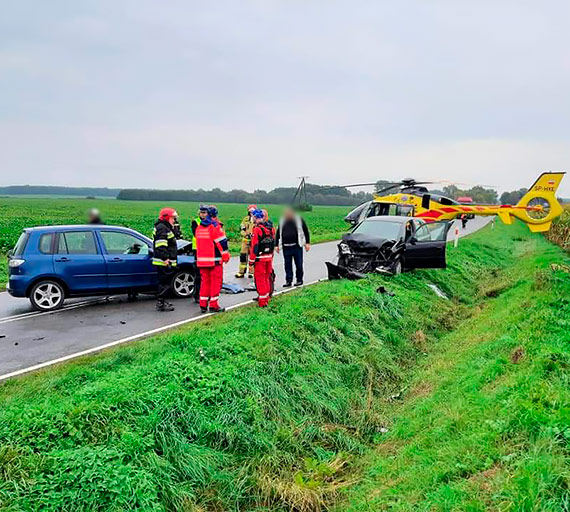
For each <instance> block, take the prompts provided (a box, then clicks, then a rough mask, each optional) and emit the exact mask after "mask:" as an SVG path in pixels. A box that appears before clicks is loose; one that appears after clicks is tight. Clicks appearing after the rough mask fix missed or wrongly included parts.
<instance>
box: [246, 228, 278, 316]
mask: <svg viewBox="0 0 570 512" xmlns="http://www.w3.org/2000/svg"><path fill="white" fill-rule="evenodd" d="M267 234H269V235H270V236H271V237H272V238H273V239H275V228H274V227H273V226H272V225H271V224H269V225H267V224H257V225H256V226H255V228H253V236H252V239H251V250H250V254H249V258H250V261H254V262H255V263H254V271H253V277H254V279H255V287H256V289H257V293H258V294H259V300H258V302H257V303H258V304H259V306H260V307H265V306H267V305H268V304H269V296H270V295H271V274H272V272H273V250H272V251H271V252H270V253H262V254H260V253H259V241H260V240H261V239H262V238H263V237H264V235H267Z"/></svg>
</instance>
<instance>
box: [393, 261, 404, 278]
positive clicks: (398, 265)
mask: <svg viewBox="0 0 570 512" xmlns="http://www.w3.org/2000/svg"><path fill="white" fill-rule="evenodd" d="M390 270H391V271H392V274H394V275H395V276H397V275H398V274H401V273H402V260H401V259H400V258H398V259H397V260H396V261H395V262H394V263H392V268H391V269H390Z"/></svg>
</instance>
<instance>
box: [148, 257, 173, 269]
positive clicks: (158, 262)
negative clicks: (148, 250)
mask: <svg viewBox="0 0 570 512" xmlns="http://www.w3.org/2000/svg"><path fill="white" fill-rule="evenodd" d="M152 264H153V265H158V266H159V267H168V265H167V264H166V261H164V260H161V259H160V258H152ZM176 265H177V262H176V261H172V260H170V266H171V267H176Z"/></svg>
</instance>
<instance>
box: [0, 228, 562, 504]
mask: <svg viewBox="0 0 570 512" xmlns="http://www.w3.org/2000/svg"><path fill="white" fill-rule="evenodd" d="M485 237H487V238H485ZM450 252H452V254H451V256H450V268H449V269H448V270H447V271H425V272H417V273H414V274H406V275H401V276H398V277H397V278H395V279H389V280H384V279H383V278H380V277H373V278H370V279H367V280H363V281H359V282H332V283H323V284H321V285H317V286H314V287H312V288H309V289H305V290H303V291H300V292H297V293H294V294H292V295H289V296H284V297H280V298H278V299H276V300H275V301H274V302H273V303H272V305H271V306H270V308H268V309H267V310H265V311H260V310H258V309H254V308H246V309H242V310H240V311H236V312H233V313H231V314H228V315H226V316H224V317H216V318H215V319H208V320H206V321H204V322H202V323H200V324H194V325H193V326H191V327H188V328H185V329H182V330H179V331H177V332H174V333H169V334H166V335H163V336H160V337H157V338H154V339H151V340H147V341H143V342H139V343H135V344H133V345H131V346H128V347H123V348H120V349H117V350H115V351H113V352H111V353H108V354H104V355H100V356H98V357H91V358H88V359H86V360H83V361H81V362H78V363H75V364H70V365H67V366H64V367H61V368H56V369H51V370H48V371H45V372H42V373H41V374H39V375H35V376H29V377H26V378H22V379H18V380H14V381H10V382H8V383H6V384H5V385H3V386H2V387H1V388H0V444H1V446H2V448H1V450H0V507H1V506H2V505H3V506H5V507H7V508H8V509H9V510H40V509H41V510H96V509H97V510H133V509H140V510H165V509H166V510H195V511H221V510H237V509H239V510H257V511H262V510H267V511H268V510H319V509H320V508H321V507H325V506H330V505H331V504H332V503H334V502H335V501H336V500H338V499H339V498H340V499H344V498H345V495H344V492H345V490H346V489H347V488H349V487H350V486H354V485H357V484H359V482H362V483H360V484H359V486H357V487H356V490H355V491H354V494H350V495H349V496H348V499H349V500H350V503H351V506H353V507H354V508H355V509H363V510H377V509H381V506H380V503H382V504H387V503H388V502H387V501H386V500H387V499H388V498H390V496H392V497H393V500H396V499H401V500H402V501H400V506H401V507H402V508H405V507H406V506H408V505H406V503H407V501H406V500H413V501H412V503H414V502H415V503H417V504H419V503H422V505H423V504H427V505H426V507H425V508H429V506H430V504H431V505H432V506H434V507H437V506H438V505H441V504H442V503H444V501H443V500H444V499H447V497H448V496H452V497H453V499H455V500H456V503H461V501H459V500H460V499H463V500H464V502H465V503H467V501H466V500H467V499H472V500H475V499H479V498H478V496H479V495H468V496H466V495H465V493H466V492H467V491H466V490H465V492H464V494H461V491H462V490H464V489H469V485H476V484H477V482H480V490H479V491H478V492H479V493H480V495H481V497H482V498H481V499H483V497H484V498H485V499H487V498H488V499H490V500H491V499H494V497H495V496H496V494H495V489H496V488H499V489H500V488H502V486H503V482H505V481H506V483H507V484H508V485H509V486H510V487H508V489H512V490H513V491H512V493H511V494H505V496H506V498H505V499H509V500H511V503H512V505H513V506H514V507H516V505H517V504H518V503H527V504H529V507H527V508H528V510H532V504H533V503H534V502H535V500H536V499H543V500H545V499H549V500H550V502H551V503H555V502H556V500H559V499H560V498H561V496H562V495H563V493H565V492H566V490H567V487H564V486H561V485H560V484H563V483H564V482H565V480H564V479H565V478H566V473H565V471H566V465H565V460H564V455H565V454H566V450H567V444H566V437H565V436H566V432H567V431H566V430H565V428H566V427H565V425H566V423H567V421H566V420H567V419H568V413H567V412H565V411H567V409H564V406H563V404H564V400H565V399H567V398H568V382H567V375H568V373H567V372H568V368H569V367H570V358H568V355H567V351H566V350H565V347H564V346H563V343H564V341H565V340H566V343H567V341H568V340H567V338H564V336H567V334H566V332H567V329H568V325H567V323H568V318H569V314H568V313H569V304H570V301H568V300H567V299H563V300H562V302H560V300H561V299H560V297H561V293H563V292H564V293H565V294H566V297H568V291H569V288H568V276H567V275H566V274H564V272H563V271H561V270H557V271H552V270H550V269H549V268H548V264H549V263H550V262H551V261H555V260H559V259H560V258H561V251H559V250H558V249H556V248H554V246H552V245H551V244H549V243H548V242H547V241H546V240H544V238H542V237H539V236H531V235H529V234H528V233H527V231H526V228H524V227H522V226H514V227H511V228H509V227H504V226H500V225H498V226H497V227H496V229H495V230H494V231H491V230H489V229H486V230H485V232H484V233H480V234H476V235H474V236H473V237H470V239H467V240H462V241H461V243H460V247H459V249H457V250H455V251H450ZM539 255H540V256H539ZM537 266H538V267H540V270H539V271H538V272H537V271H536V267H537ZM427 281H429V282H433V283H436V284H437V285H438V286H439V287H440V288H441V289H443V290H444V291H445V292H446V293H448V294H449V295H450V296H451V297H452V300H445V299H441V298H438V297H437V296H436V295H435V294H434V293H433V292H432V291H431V290H430V289H429V288H427V286H426V282H427ZM380 284H385V285H386V286H387V287H388V288H389V289H390V290H391V291H393V292H394V293H395V296H390V295H388V294H379V293H377V292H376V287H377V286H378V285H380ZM562 297H563V295H562ZM505 298H508V302H503V301H504V299H505ZM556 301H558V302H556ZM479 322H483V323H481V324H480V323H479ZM565 322H566V323H565ZM457 325H459V329H460V330H458V331H451V329H452V328H453V327H455V326H457ZM450 331H451V333H450ZM456 333H458V334H456ZM454 336H456V337H454ZM438 340H443V341H441V342H438ZM519 346H521V347H522V352H521V356H520V357H518V356H517V357H516V358H514V356H513V350H514V349H515V348H517V347H519ZM428 354H430V355H428ZM426 358H427V359H426ZM515 359H516V360H515ZM418 364H419V365H420V368H421V373H420V374H418V375H425V378H421V377H417V380H415V381H414V380H412V384H411V385H410V379H413V375H414V370H415V369H417V368H418ZM424 380H425V387H424V384H423V383H424ZM410 386H411V387H410ZM399 401H403V403H404V404H405V405H404V406H399V405H397V404H398V403H399ZM470 405H472V406H473V407H470ZM432 409H434V410H433V411H432ZM491 409H492V412H493V414H491V412H490V410H491ZM394 416H396V419H394ZM479 423H480V424H479ZM386 429H387V430H388V432H386ZM483 448H484V449H483ZM414 465H415V466H416V470H414ZM547 466H548V472H547V471H546V467H547ZM486 471H487V472H488V473H485V472H486ZM487 485H488V487H486V486H487ZM505 485H506V484H505ZM395 487H396V488H398V489H399V490H398V493H397V494H394V493H392V494H391V495H390V489H392V488H395ZM481 489H482V490H481ZM450 499H451V498H450ZM525 500H526V501H525ZM528 500H530V501H528ZM369 501H372V502H373V503H374V504H375V505H374V506H370V507H369V508H366V507H368V505H367V504H366V503H367V502H369ZM344 503H345V505H343V506H341V507H340V509H344V508H346V502H344ZM393 503H394V501H392V504H393ZM376 504H378V507H376ZM387 506H388V505H387ZM473 506H474V507H475V505H473ZM410 507H411V505H410V506H409V508H410ZM396 508H397V507H396ZM440 508H445V506H444V505H441V507H440ZM420 509H421V508H420ZM465 509H468V507H467V506H466V507H465ZM516 509H517V510H522V508H516ZM470 510H477V508H471V509H470Z"/></svg>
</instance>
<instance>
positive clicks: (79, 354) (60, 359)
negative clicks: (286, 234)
mask: <svg viewBox="0 0 570 512" xmlns="http://www.w3.org/2000/svg"><path fill="white" fill-rule="evenodd" d="M321 281H323V279H317V280H316V281H311V282H309V283H305V284H303V285H301V286H297V287H295V288H289V289H287V290H279V291H276V292H275V293H274V294H273V296H274V297H275V296H276V295H281V294H283V293H287V292H291V291H294V290H298V289H300V288H304V287H306V286H311V285H313V284H316V283H319V282H321ZM253 303H254V301H253V299H249V300H246V301H244V302H240V303H239V304H234V305H233V306H228V307H227V308H226V311H231V310H232V309H236V308H240V307H243V306H247V305H248V304H253ZM215 314H216V313H206V314H203V315H200V316H195V317H192V318H187V319H186V320H180V321H178V322H174V323H172V324H168V325H164V326H162V327H157V328H156V329H151V330H150V331H145V332H141V333H139V334H133V335H132V336H128V337H126V338H121V339H120V340H115V341H110V342H109V343H105V344H103V345H99V346H97V347H92V348H88V349H86V350H82V351H80V352H75V353H73V354H69V355H67V356H62V357H58V358H56V359H52V360H50V361H46V362H44V363H39V364H35V365H33V366H28V367H27V368H22V369H21V370H16V371H13V372H10V373H6V374H4V375H0V381H3V380H7V379H11V378H12V377H17V376H19V375H23V374H25V373H29V372H33V371H36V370H41V369H42V368H47V367H48V366H53V365H55V364H59V363H64V362H66V361H70V360H71V359H76V358H78V357H82V356H87V355H89V354H95V353H97V352H101V351H102V350H105V349H107V348H111V347H116V346H117V345H122V344H124V343H128V342H129V341H134V340H137V339H140V338H146V337H148V336H152V335H153V334H158V333H161V332H163V331H168V330H170V329H174V328H176V327H180V326H181V325H185V324H189V323H192V322H196V321H198V320H202V319H204V318H208V317H211V316H214V315H215Z"/></svg>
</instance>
